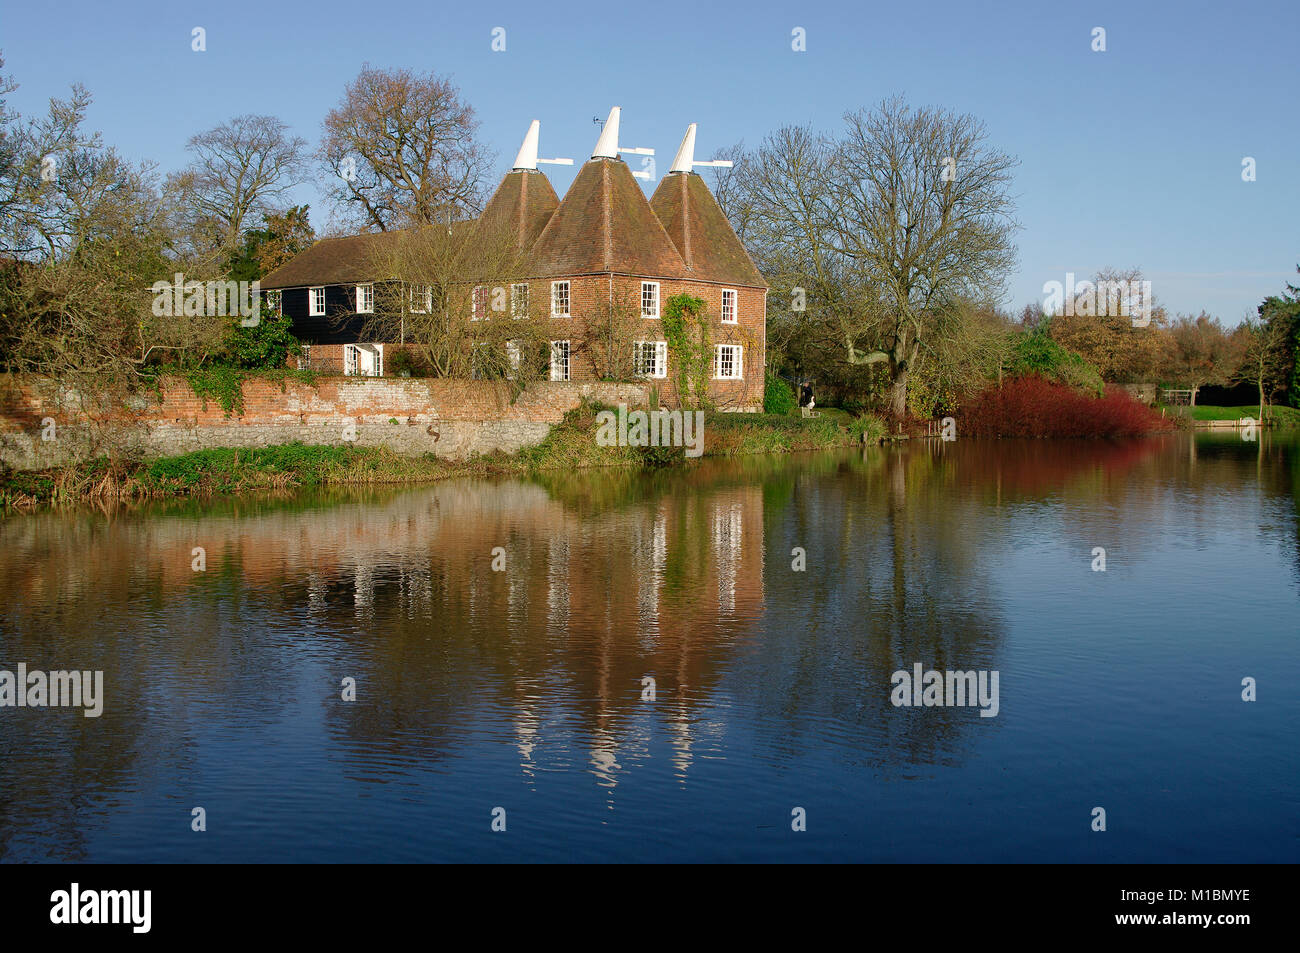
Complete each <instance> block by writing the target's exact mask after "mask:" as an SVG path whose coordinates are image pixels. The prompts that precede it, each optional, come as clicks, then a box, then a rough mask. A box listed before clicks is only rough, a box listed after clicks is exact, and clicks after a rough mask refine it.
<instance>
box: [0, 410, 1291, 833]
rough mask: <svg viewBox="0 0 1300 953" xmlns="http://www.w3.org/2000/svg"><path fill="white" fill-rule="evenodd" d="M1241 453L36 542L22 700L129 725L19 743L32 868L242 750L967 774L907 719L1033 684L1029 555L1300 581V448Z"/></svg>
mask: <svg viewBox="0 0 1300 953" xmlns="http://www.w3.org/2000/svg"><path fill="white" fill-rule="evenodd" d="M1234 439H1235V441H1236V442H1235V443H1233V442H1230V441H1222V442H1216V441H1205V440H1199V441H1196V442H1193V441H1192V440H1191V438H1189V437H1185V436H1183V437H1176V438H1169V439H1168V440H1165V439H1164V438H1162V439H1161V440H1157V441H1147V442H1134V443H1124V444H1118V443H1117V444H1108V443H1104V442H1088V441H1078V442H1064V441H1056V442H1046V441H998V442H988V443H985V442H979V441H968V440H959V441H957V442H956V443H953V444H942V443H939V442H928V443H926V442H915V443H913V444H911V445H909V446H905V447H903V448H892V449H888V450H882V449H876V448H872V449H868V450H865V451H862V452H861V453H860V454H851V455H850V454H844V453H839V452H836V453H828V454H806V455H805V454H800V455H792V456H788V457H754V458H748V459H743V460H733V461H721V460H704V461H700V462H699V463H697V464H696V465H693V466H691V467H687V468H681V469H667V470H660V471H629V470H609V471H602V472H586V473H582V474H564V473H556V474H549V475H546V476H544V477H541V478H538V479H536V480H533V481H531V482H525V481H517V480H502V481H477V482H449V483H443V484H438V485H435V486H433V487H430V488H426V489H419V490H412V491H406V492H391V491H375V490H362V491H355V492H347V493H338V494H321V495H319V496H303V497H298V498H295V499H292V500H288V501H268V500H264V499H256V500H230V501H221V502H218V503H216V504H214V505H211V506H207V507H198V506H195V505H194V504H188V503H182V504H168V505H165V506H154V507H145V508H142V509H140V510H133V509H129V508H128V509H120V510H117V511H115V512H114V513H113V514H111V515H110V516H107V517H105V516H103V515H100V514H91V513H86V512H77V513H74V514H51V513H45V514H41V515H36V516H29V517H22V518H14V519H7V520H4V521H2V522H0V586H3V589H4V592H5V604H4V610H3V612H0V668H3V667H8V668H12V667H14V665H15V664H16V663H17V662H18V661H26V662H27V663H28V664H29V665H30V666H31V667H33V668H42V669H47V670H48V669H58V668H78V669H92V670H93V669H103V670H105V673H106V679H105V682H106V685H105V687H106V692H107V701H106V708H105V712H104V715H103V716H102V717H101V718H100V719H98V720H95V719H85V718H83V717H82V716H81V714H80V713H79V712H71V711H58V710H47V711H43V712H40V713H39V717H33V715H35V714H36V713H32V712H24V713H17V712H15V711H12V710H6V711H0V720H2V721H3V726H4V730H3V731H2V732H0V766H2V767H3V769H2V770H0V858H6V857H10V858H12V857H30V856H46V855H49V856H58V857H68V858H74V857H78V856H81V855H83V854H84V853H85V852H86V850H87V844H88V843H89V839H90V836H91V835H92V834H93V828H94V827H95V825H96V824H97V823H100V822H98V821H96V820H95V818H96V816H97V814H96V812H104V811H106V810H107V809H106V807H105V805H107V804H117V803H120V802H121V801H122V800H123V799H130V798H133V797H134V798H138V797H139V796H140V795H139V794H136V793H134V792H138V791H140V790H142V789H144V788H146V787H149V782H152V783H153V784H154V785H155V786H156V787H158V789H160V790H163V791H165V792H166V793H167V795H168V796H172V797H175V798H179V799H185V798H189V797H190V796H191V794H192V792H191V790H190V787H191V786H192V782H193V781H194V779H195V778H196V777H197V776H199V775H200V774H201V773H204V769H205V768H207V767H210V764H209V762H210V759H211V757H212V754H211V753H210V752H212V751H215V750H221V749H222V748H224V749H225V750H232V751H236V752H241V753H244V754H246V755H247V756H248V757H249V759H250V762H249V764H248V766H247V771H248V772H249V774H250V776H252V777H256V775H257V772H258V771H259V770H262V768H263V767H264V766H265V758H267V757H269V755H267V754H265V753H263V752H260V751H255V750H254V751H249V750H248V738H249V737H261V736H263V735H267V736H269V737H270V738H272V739H273V740H274V739H276V738H280V737H283V736H284V734H285V733H287V734H288V735H289V736H291V737H294V738H296V737H298V733H301V734H302V735H303V736H304V737H308V738H313V737H315V735H317V734H319V735H320V737H321V738H323V739H324V741H323V744H324V749H323V751H322V753H321V757H322V758H323V759H327V760H328V761H329V762H330V763H331V764H336V765H337V766H338V771H339V773H340V774H341V775H342V776H344V777H348V778H361V779H364V780H367V781H377V782H392V783H413V782H412V778H413V777H415V776H417V775H418V773H419V772H425V771H433V772H435V773H437V772H442V771H445V770H447V764H448V762H449V761H450V760H452V759H460V758H461V756H462V755H464V756H468V755H476V756H478V758H479V760H480V761H481V760H482V758H484V757H487V755H485V754H484V752H496V753H497V754H496V755H494V756H499V754H500V752H501V751H502V750H504V751H506V752H509V753H511V756H512V757H515V758H517V761H518V763H519V764H520V765H521V770H522V772H523V773H524V775H525V777H531V776H533V775H535V774H537V773H540V772H542V771H546V770H557V771H562V770H566V769H568V770H571V769H572V768H574V767H578V768H579V769H581V770H586V771H588V772H590V773H592V774H593V775H594V776H595V778H596V780H597V783H599V784H600V785H602V786H604V787H605V788H606V789H607V793H606V795H605V796H606V797H612V794H610V793H608V790H609V789H613V788H614V786H615V785H616V784H617V783H618V782H619V780H620V778H622V777H624V776H626V775H627V774H628V773H630V772H635V771H637V770H638V766H639V765H641V764H642V763H643V762H644V761H645V760H646V759H647V758H648V757H650V756H651V754H652V749H653V750H654V751H657V750H658V748H657V747H656V745H658V744H659V743H660V741H659V740H662V739H666V741H667V744H668V745H669V747H670V749H671V755H670V757H671V759H672V763H673V767H674V769H675V771H676V774H677V776H678V777H679V778H680V777H684V776H687V775H689V773H690V772H691V771H692V770H694V762H695V759H696V758H697V757H699V753H700V752H701V751H705V750H708V751H711V752H714V753H716V752H717V750H718V748H719V747H720V745H721V744H722V742H723V739H725V738H726V737H727V736H729V735H731V733H732V732H736V733H737V734H742V733H744V732H747V731H749V730H750V729H752V730H753V732H754V736H755V738H756V741H755V742H754V743H755V744H756V745H757V750H758V751H759V753H760V755H761V756H767V757H770V758H772V759H773V760H774V761H776V762H777V763H778V764H785V763H789V762H791V761H796V760H801V759H800V758H799V757H797V756H796V752H800V753H806V751H807V749H808V746H813V745H827V746H828V747H829V748H830V749H831V750H832V751H833V752H834V755H835V756H836V757H848V758H857V759H861V760H862V761H863V762H866V763H869V764H874V765H878V766H890V765H899V764H914V763H918V762H919V763H927V762H929V763H933V762H942V761H945V760H948V759H952V758H956V757H960V756H961V753H962V749H963V747H964V746H967V745H969V744H971V743H972V741H973V739H974V738H975V737H976V735H975V734H974V732H977V731H987V730H996V729H997V725H998V722H997V720H996V719H993V720H988V719H986V720H983V721H981V720H980V719H979V717H978V712H977V711H976V710H975V709H974V708H971V709H965V710H957V709H945V708H929V709H925V708H918V709H910V710H909V709H895V708H893V706H892V705H890V704H889V698H888V695H889V677H890V675H891V673H892V672H893V671H895V670H897V669H899V668H906V667H910V665H911V664H912V663H913V662H921V663H923V664H924V665H925V666H926V667H927V668H931V667H932V668H936V669H941V670H942V669H962V670H966V669H993V668H999V667H1000V665H999V659H1000V657H1001V654H1002V642H1003V633H1004V628H1005V625H1004V623H1003V621H1002V609H1001V606H1000V605H999V599H1000V598H1001V597H1000V595H998V593H999V591H1000V585H999V586H995V585H994V584H995V583H998V584H1003V585H1005V584H1006V580H1001V579H995V578H993V577H992V575H991V574H992V572H993V567H994V566H996V565H998V564H999V560H1000V559H1002V558H1003V557H1005V556H1006V554H1007V552H1008V551H1009V550H1011V549H1012V548H1013V547H1014V545H1016V543H1015V542H1013V540H1016V539H1024V538H1026V536H1025V534H1026V533H1028V532H1039V533H1042V534H1044V536H1045V538H1046V537H1049V536H1050V537H1051V539H1052V540H1053V542H1054V543H1059V541H1060V539H1061V538H1062V537H1063V538H1064V540H1065V545H1067V546H1069V545H1073V541H1077V543H1078V545H1079V548H1080V560H1081V562H1080V571H1081V572H1082V571H1086V566H1087V554H1088V548H1089V546H1090V545H1092V544H1093V542H1094V541H1096V540H1095V539H1094V537H1097V536H1098V533H1099V532H1101V530H1102V529H1104V530H1105V532H1106V534H1108V535H1107V539H1106V540H1105V543H1107V544H1109V546H1112V547H1116V548H1118V549H1122V550H1126V551H1128V552H1137V551H1141V550H1142V549H1143V547H1151V546H1157V547H1158V546H1160V545H1162V544H1161V542H1160V535H1161V534H1160V533H1156V532H1153V529H1159V530H1161V531H1162V532H1163V533H1165V535H1166V538H1167V532H1168V528H1169V527H1170V526H1179V527H1184V526H1185V527H1186V528H1187V532H1188V535H1189V538H1192V539H1195V538H1196V537H1197V536H1198V534H1204V536H1205V537H1206V538H1209V537H1210V536H1211V534H1213V533H1215V532H1221V531H1222V525H1220V524H1216V523H1215V520H1222V519H1224V518H1225V517H1224V514H1225V513H1229V512H1232V511H1233V508H1236V513H1237V518H1239V519H1240V518H1243V517H1242V516H1241V514H1243V513H1244V514H1245V515H1244V518H1245V519H1247V520H1248V522H1249V521H1253V522H1251V523H1250V525H1256V524H1257V525H1258V526H1259V527H1260V529H1261V531H1262V532H1266V533H1277V532H1279V531H1281V532H1285V533H1286V534H1287V541H1288V545H1289V546H1292V547H1296V549H1297V552H1298V554H1300V546H1297V543H1296V538H1295V532H1296V526H1297V519H1296V509H1295V507H1296V502H1295V501H1296V496H1297V492H1296V491H1297V486H1296V481H1297V461H1296V453H1297V446H1296V444H1295V442H1294V441H1289V442H1288V441H1284V440H1281V439H1277V438H1275V437H1273V436H1272V435H1269V436H1266V440H1265V443H1264V444H1263V445H1262V446H1257V445H1243V444H1241V442H1240V440H1239V438H1235V435H1234ZM1193 451H1194V452H1193ZM1256 498H1258V499H1260V500H1261V501H1262V502H1261V508H1258V509H1248V507H1249V506H1250V505H1251V504H1250V501H1251V500H1254V499H1256ZM1243 500H1245V501H1246V502H1245V504H1243ZM1243 505H1244V506H1245V507H1247V509H1243ZM1116 512H1122V513H1123V519H1122V520H1118V521H1117V520H1116V519H1115V515H1114V514H1115V513H1116ZM1099 544H1100V543H1099ZM196 545H201V546H203V547H205V548H206V550H207V559H208V571H207V572H206V573H204V574H196V573H194V572H192V571H191V568H190V560H191V555H190V550H191V547H193V546H196ZM496 546H501V547H503V548H504V549H505V551H506V565H507V569H506V571H505V572H500V573H498V572H493V571H491V568H490V567H491V562H492V549H493V548H494V547H496ZM795 546H801V547H803V548H805V549H806V550H807V571H806V572H803V573H798V572H792V571H791V570H790V561H791V555H790V550H791V549H792V548H793V547H795ZM1298 558H1300V555H1298ZM647 675H649V676H653V677H654V678H655V679H656V681H657V696H658V697H657V700H656V701H655V703H654V704H648V703H646V702H643V701H642V700H641V697H640V696H641V690H642V686H641V678H642V677H643V676H647ZM344 676H352V677H355V678H356V679H357V681H358V701H357V702H356V703H355V704H348V703H344V702H342V701H341V700H340V699H339V687H340V686H339V682H340V679H342V678H343V677H344ZM1006 687H1007V682H1006V681H1004V682H1003V688H1004V689H1005V688H1006ZM1004 703H1005V699H1004ZM728 707H730V708H732V709H735V710H737V711H738V712H740V713H741V714H740V715H738V716H737V718H736V719H735V720H733V719H732V718H731V717H730V716H726V715H722V716H719V715H718V712H719V711H725V710H726V709H727V708H728ZM1004 710H1005V704H1004ZM250 730H251V731H253V732H254V733H255V734H254V735H252V736H250V735H248V734H246V732H248V731H250ZM276 732H279V734H277V733H276ZM503 746H506V747H504V748H503ZM259 759H261V760H259ZM465 763H467V762H462V761H460V760H457V761H456V765H457V767H458V768H460V767H461V766H462V765H463V764H465ZM10 765H21V766H22V767H21V770H20V771H19V770H11V769H10V767H9V766H10ZM142 779H144V780H142ZM195 803H198V802H197V801H196V802H195ZM182 817H183V815H182ZM104 823H107V822H104ZM88 826H89V828H90V829H91V830H89V831H88Z"/></svg>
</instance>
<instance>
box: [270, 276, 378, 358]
mask: <svg viewBox="0 0 1300 953" xmlns="http://www.w3.org/2000/svg"><path fill="white" fill-rule="evenodd" d="M376 290H377V289H376ZM307 294H308V289H306V288H286V289H284V291H283V292H282V295H283V296H282V298H281V301H282V307H283V309H284V313H285V315H286V316H288V317H289V318H290V319H291V320H292V321H293V334H294V337H296V338H297V339H298V340H299V341H301V342H302V343H304V344H356V343H359V342H362V341H364V342H370V343H393V342H389V341H385V340H384V339H383V338H381V337H378V336H376V335H375V334H374V332H370V333H367V332H366V330H365V326H366V322H367V321H368V320H370V318H371V315H368V314H357V313H356V308H357V297H356V295H357V286H356V285H352V284H349V285H325V314H324V315H309V314H308V313H307V312H308V298H307Z"/></svg>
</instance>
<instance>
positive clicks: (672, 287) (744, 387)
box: [313, 275, 767, 410]
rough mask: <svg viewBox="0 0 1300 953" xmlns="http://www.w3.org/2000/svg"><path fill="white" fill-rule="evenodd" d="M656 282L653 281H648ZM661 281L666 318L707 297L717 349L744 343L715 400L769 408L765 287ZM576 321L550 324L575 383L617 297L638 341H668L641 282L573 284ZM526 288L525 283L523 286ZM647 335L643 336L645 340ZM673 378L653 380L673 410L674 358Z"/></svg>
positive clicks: (586, 280) (591, 373)
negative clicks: (648, 314) (646, 310)
mask: <svg viewBox="0 0 1300 953" xmlns="http://www.w3.org/2000/svg"><path fill="white" fill-rule="evenodd" d="M553 280H564V279H549V278H534V279H532V280H530V281H529V282H528V285H529V290H528V298H529V304H530V306H531V307H530V311H531V312H532V313H533V314H535V315H547V314H549V312H550V302H551V285H552V282H553ZM645 280H652V279H645ZM655 280H658V281H659V311H660V314H662V313H663V311H664V308H665V307H667V302H668V299H669V298H672V297H673V296H674V295H678V294H682V293H683V292H685V293H688V294H691V295H694V296H696V297H698V298H703V299H704V301H705V305H706V308H707V318H708V322H709V328H710V336H711V338H712V342H711V343H712V345H713V346H714V347H716V346H717V345H719V344H739V345H741V346H742V347H743V348H744V351H743V354H744V368H743V375H744V376H743V378H742V379H741V380H715V379H713V376H712V370H710V380H709V395H710V397H711V398H712V400H713V401H714V403H715V404H716V405H717V406H718V407H719V408H720V409H723V410H761V409H762V406H763V372H764V364H765V354H766V346H767V340H766V318H767V292H766V291H765V290H764V289H761V288H743V287H735V286H731V285H721V284H714V283H710V282H703V281H675V280H668V279H655ZM568 281H569V312H570V314H571V315H572V317H570V318H554V319H547V320H549V322H550V328H551V331H550V334H551V338H552V340H569V341H571V342H572V352H573V358H572V359H571V361H570V380H574V381H590V380H596V379H598V377H597V373H596V370H595V368H594V367H593V362H592V361H591V360H589V359H585V358H584V354H583V351H582V347H581V345H582V343H583V342H586V341H587V340H589V338H590V336H591V335H590V332H589V329H588V322H589V321H594V320H599V319H600V317H601V316H602V314H603V313H604V312H603V309H605V308H606V307H608V304H609V302H610V300H611V297H612V298H613V300H615V301H624V302H630V303H631V304H632V305H633V307H635V308H638V310H637V311H636V312H634V313H633V314H632V316H631V317H630V318H629V319H628V320H629V321H630V322H631V323H632V324H633V325H635V329H634V333H635V334H636V335H637V337H636V339H637V340H645V341H663V340H665V337H664V334H663V330H662V326H661V324H660V320H661V319H655V318H642V317H640V315H639V301H640V294H641V281H642V279H641V278H629V277H624V276H611V275H588V276H583V277H575V278H570V279H568ZM521 283H522V282H521ZM724 289H730V290H734V291H735V292H736V293H737V302H738V308H737V310H738V314H737V321H736V323H735V324H723V323H722V292H723V290H724ZM489 320H510V318H509V317H508V316H506V315H503V314H501V313H499V312H489ZM642 335H643V336H642ZM314 360H315V358H314V356H313V362H314ZM668 361H669V366H668V376H667V378H665V379H663V380H656V381H651V382H650V383H651V384H657V385H658V386H659V388H660V395H661V400H662V401H663V402H664V404H665V405H667V406H673V405H675V404H676V403H677V401H676V395H675V393H674V387H673V383H672V382H673V378H674V369H673V366H672V361H673V358H672V357H671V356H670V357H669V359H668Z"/></svg>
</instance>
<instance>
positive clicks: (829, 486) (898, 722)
mask: <svg viewBox="0 0 1300 953" xmlns="http://www.w3.org/2000/svg"><path fill="white" fill-rule="evenodd" d="M953 478H954V470H953V467H952V465H951V460H949V459H947V458H946V457H945V456H944V455H943V454H932V453H930V452H929V451H928V449H927V447H926V445H925V444H919V445H917V446H916V447H913V448H909V449H906V450H877V449H870V450H866V451H864V452H863V454H862V457H861V459H859V460H855V461H852V462H846V463H845V464H844V465H843V466H842V467H841V468H840V469H839V471H838V472H836V473H834V474H833V475H831V476H829V477H827V478H824V479H821V480H818V481H816V483H815V487H814V488H811V489H813V491H812V492H808V490H809V489H810V488H808V487H804V486H796V487H795V488H794V489H793V491H792V505H791V506H789V507H787V508H785V510H783V512H782V513H781V515H780V517H779V518H778V519H777V520H776V521H769V523H768V526H767V534H768V536H769V538H770V539H771V540H772V547H773V549H774V550H775V556H774V558H773V559H772V560H771V562H770V564H769V569H768V572H767V575H766V578H765V583H766V586H765V590H766V596H767V599H766V602H767V607H768V613H767V615H766V618H765V620H764V628H765V629H766V630H767V631H768V632H769V633H771V634H770V635H769V636H768V637H766V638H763V639H759V640H756V642H755V644H756V645H757V646H758V649H757V651H756V652H755V653H754V654H753V655H752V656H751V657H749V658H748V659H747V660H746V664H745V665H744V666H743V667H742V669H741V670H740V671H738V672H737V675H736V677H735V679H734V681H735V683H736V685H737V686H738V688H737V691H738V692H740V693H741V694H742V695H743V697H744V698H745V700H746V702H748V703H752V704H753V705H755V706H756V707H758V708H759V709H760V710H762V711H764V712H765V713H766V715H767V717H768V718H769V719H771V720H772V721H773V722H778V723H780V724H781V725H782V726H783V727H784V729H785V730H784V732H783V733H782V736H780V737H772V738H770V739H767V740H768V743H769V744H770V745H771V746H772V747H773V748H774V749H775V752H776V753H775V755H774V756H775V757H777V758H778V759H779V760H785V759H786V757H787V756H788V755H789V754H791V753H793V752H795V751H804V750H806V749H807V747H808V746H810V745H816V744H820V743H821V742H820V741H819V736H821V735H822V734H823V733H825V732H834V733H836V734H841V733H847V734H849V735H851V736H852V738H853V740H852V742H851V743H849V744H847V745H845V746H844V747H843V748H842V749H841V750H842V751H843V752H846V753H848V754H849V756H850V757H855V758H857V757H860V758H862V759H864V760H868V761H872V762H875V763H879V764H885V763H893V762H897V761H899V760H900V759H902V760H906V761H916V760H923V761H924V760H934V759H942V758H944V757H946V756H948V755H949V754H951V752H952V750H953V748H954V747H955V746H956V745H957V743H958V738H959V735H960V733H961V731H963V730H964V729H963V726H967V727H969V726H970V725H971V720H972V718H974V720H976V721H978V720H979V719H978V715H977V713H976V712H974V711H973V710H966V711H959V710H954V709H945V708H929V709H911V710H908V709H898V708H894V707H893V706H892V705H891V704H890V703H889V697H888V696H889V686H890V681H889V680H890V675H891V674H892V673H893V672H894V671H896V670H897V669H900V668H910V666H911V665H912V663H913V662H922V663H923V664H924V665H925V666H926V667H927V668H938V669H949V668H951V669H963V670H964V669H978V668H996V667H997V662H996V652H997V648H998V643H999V639H1000V622H999V612H998V607H997V606H996V605H995V604H994V602H993V600H992V598H991V597H990V596H989V594H988V587H987V583H986V579H985V575H986V573H987V571H988V570H987V565H988V562H987V559H986V557H987V555H988V554H986V553H983V552H981V551H980V549H979V546H980V544H981V542H982V541H984V540H986V539H987V538H988V534H987V526H985V525H983V521H985V520H987V519H988V518H989V517H988V515H987V508H986V507H983V506H982V505H981V504H979V503H977V502H976V501H973V500H968V499H967V500H963V499H962V498H961V495H960V494H956V495H955V494H954V493H953V489H954V479H953ZM794 546H802V547H804V548H806V549H807V551H808V571H807V572H806V573H796V572H791V571H790V558H789V556H788V553H789V551H790V549H791V548H792V547H794ZM981 727H984V728H987V727H988V722H987V721H986V722H985V725H983V726H981Z"/></svg>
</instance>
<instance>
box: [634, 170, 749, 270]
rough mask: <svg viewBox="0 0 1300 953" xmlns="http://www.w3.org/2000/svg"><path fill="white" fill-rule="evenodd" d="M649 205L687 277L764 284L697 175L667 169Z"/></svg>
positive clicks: (725, 217)
mask: <svg viewBox="0 0 1300 953" xmlns="http://www.w3.org/2000/svg"><path fill="white" fill-rule="evenodd" d="M650 206H651V208H653V209H654V211H655V214H656V215H658V216H659V220H660V221H661V222H663V224H664V228H665V229H666V230H667V232H668V237H669V238H671V239H672V241H673V244H674V245H675V246H676V248H677V251H678V252H680V253H681V256H682V259H683V260H684V262H685V263H686V268H687V271H688V274H689V275H690V277H692V278H695V279H697V280H699V281H716V282H719V283H722V284H730V285H741V286H744V287H747V288H766V287H767V282H766V281H764V280H763V276H762V275H761V274H759V271H758V268H757V267H756V266H755V265H754V261H753V259H752V258H750V257H749V253H748V252H747V251H745V246H744V245H743V244H741V241H740V239H739V238H738V237H737V236H736V232H735V230H734V229H732V227H731V223H730V222H728V221H727V216H725V215H724V214H723V213H722V209H721V208H720V207H719V205H718V201H717V199H715V198H714V197H713V193H712V192H710V191H709V187H708V186H707V185H706V184H705V183H704V180H703V179H702V178H700V176H699V175H698V174H696V173H694V172H671V173H669V174H668V175H667V176H665V177H664V179H663V181H662V182H660V183H659V187H658V188H657V189H655V194H654V197H653V198H651V199H650Z"/></svg>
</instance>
